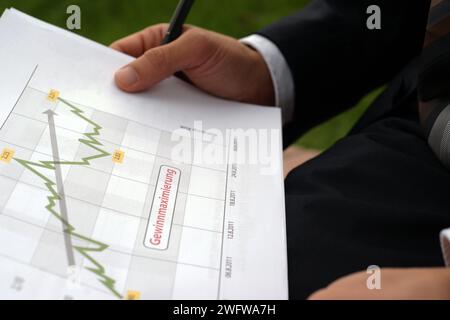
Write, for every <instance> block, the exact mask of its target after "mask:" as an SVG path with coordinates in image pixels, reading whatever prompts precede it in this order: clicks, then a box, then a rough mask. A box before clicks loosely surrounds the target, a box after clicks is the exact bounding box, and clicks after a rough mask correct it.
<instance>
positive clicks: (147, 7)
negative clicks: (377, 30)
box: [0, 0, 376, 149]
mask: <svg viewBox="0 0 450 320" xmlns="http://www.w3.org/2000/svg"><path fill="white" fill-rule="evenodd" d="M177 3H178V0H0V12H3V10H4V9H6V8H9V7H14V8H16V9H18V10H21V11H23V12H25V13H28V14H30V15H32V16H35V17H37V18H39V19H41V20H44V21H47V22H50V23H52V24H54V25H57V26H59V27H63V28H64V27H65V23H66V19H67V15H66V8H67V7H68V6H69V5H71V4H76V5H78V6H80V7H81V10H82V29H81V30H80V31H79V32H77V33H79V34H81V35H83V36H85V37H88V38H90V39H92V40H95V41H97V42H100V43H103V44H109V43H111V42H112V41H114V40H116V39H118V38H121V37H123V36H125V35H128V34H130V33H133V32H136V31H138V30H140V29H143V28H144V27H146V26H148V25H151V24H155V23H160V22H168V21H169V20H170V17H171V15H172V13H173V10H174V8H175V7H176V5H177ZM306 3H308V0H277V1H274V0H226V1H223V0H197V2H196V3H195V5H194V8H193V10H192V12H191V15H190V16H189V19H188V23H190V24H194V25H197V26H200V27H203V28H207V29H211V30H214V31H217V32H221V33H225V34H228V35H230V36H233V37H236V38H241V37H243V36H246V35H248V34H251V33H252V32H254V31H255V30H258V29H260V28H261V27H263V26H265V25H268V24H270V23H272V22H274V21H276V20H278V19H280V18H282V17H284V16H286V15H288V14H289V13H292V12H294V11H296V10H300V9H301V8H302V7H303V6H304V5H305V4H306ZM375 95H376V93H372V94H371V95H369V96H368V97H366V98H365V99H363V100H362V101H361V102H360V103H359V104H358V106H356V107H355V108H353V109H352V110H349V111H347V112H345V113H343V114H342V115H339V116H337V117H335V118H333V119H332V120H330V121H328V122H327V123H325V124H323V125H321V126H319V127H317V128H314V129H313V130H311V131H310V132H309V133H307V134H306V135H305V136H304V137H302V139H300V140H299V142H298V144H299V145H302V146H304V147H308V148H315V149H326V148H328V147H329V146H331V145H332V144H333V143H334V142H335V141H336V140H338V139H340V138H341V137H343V136H345V135H346V134H347V132H348V131H349V130H350V128H351V127H352V126H353V124H354V123H355V121H356V120H357V119H358V118H359V117H360V116H361V114H362V113H363V112H364V110H365V109H366V108H367V106H368V105H369V104H370V102H371V101H372V100H373V98H374V97H375ZM306 107H308V106H306Z"/></svg>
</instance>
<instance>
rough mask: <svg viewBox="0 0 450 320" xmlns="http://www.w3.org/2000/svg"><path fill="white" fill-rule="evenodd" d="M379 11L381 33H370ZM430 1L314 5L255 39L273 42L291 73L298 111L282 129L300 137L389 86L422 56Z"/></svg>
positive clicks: (330, 0)
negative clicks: (372, 16)
mask: <svg viewBox="0 0 450 320" xmlns="http://www.w3.org/2000/svg"><path fill="white" fill-rule="evenodd" d="M373 4H376V5H378V6H380V8H381V21H382V28H381V30H369V29H368V28H367V26H366V20H367V18H368V17H369V15H368V14H367V13H366V10H367V7H368V6H370V5H373ZM429 5H430V1H428V0H414V1H411V0H384V1H373V0H341V1H340V0H316V1H312V2H311V3H310V4H309V5H308V6H307V7H306V8H305V9H304V10H302V11H300V12H298V13H295V14H293V15H292V16H290V17H287V18H285V19H283V20H281V21H280V22H278V23H275V24H273V25H271V26H269V27H267V28H265V29H263V30H261V31H260V32H259V33H260V34H261V35H263V36H265V37H266V38H268V39H270V40H271V41H272V42H274V43H275V44H276V45H277V46H278V48H279V49H280V50H281V52H282V53H283V55H284V57H285V58H286V60H287V63H288V65H289V67H290V69H291V71H292V74H293V78H294V84H295V94H296V109H295V120H294V122H292V123H290V124H288V125H286V127H285V128H284V141H285V145H288V144H290V143H292V142H293V141H295V139H297V138H298V137H299V135H300V134H302V133H304V132H305V131H306V130H308V129H309V128H311V127H313V126H314V125H317V124H319V123H320V122H322V121H324V120H326V119H327V118H330V117H331V116H333V115H335V114H337V113H339V112H342V111H344V110H345V109H346V108H349V107H352V106H353V105H355V103H356V102H357V101H358V100H359V99H360V98H362V97H363V96H364V95H365V94H367V93H368V92H370V91H371V90H373V89H375V88H376V87H378V86H380V85H383V84H385V83H387V82H388V81H390V80H391V79H392V78H393V77H394V76H395V75H396V74H398V73H399V72H400V71H401V70H402V69H403V67H404V66H405V65H406V64H408V62H409V61H410V60H411V59H412V58H414V57H415V56H417V55H418V54H419V53H420V52H421V48H422V44H423V39H424V31H425V26H426V21H427V16H428V9H429Z"/></svg>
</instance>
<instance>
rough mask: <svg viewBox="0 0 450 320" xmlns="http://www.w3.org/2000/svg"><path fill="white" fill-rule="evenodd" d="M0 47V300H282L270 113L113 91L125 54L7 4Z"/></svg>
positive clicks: (201, 98) (205, 100)
mask: <svg viewBox="0 0 450 320" xmlns="http://www.w3.org/2000/svg"><path fill="white" fill-rule="evenodd" d="M0 47H1V49H0V70H1V72H0V125H1V130H0V298H7V299H21V298H31V299H284V298H287V262H286V239H285V215H284V194H283V178H282V156H281V154H282V153H281V135H280V130H281V128H280V125H281V120H280V111H279V110H278V109H277V108H267V107H259V106H252V105H245V104H240V103H234V102H230V101H225V100H221V99H217V98H214V97H211V96H209V95H206V94H204V93H202V92H200V91H198V90H197V89H195V88H193V87H192V86H190V85H189V84H186V83H184V82H182V81H180V80H178V79H176V78H171V79H168V80H166V81H164V82H163V83H161V84H159V85H157V86H156V87H155V88H153V89H151V90H149V91H148V92H145V93H140V94H127V93H124V92H121V91H120V90H118V89H117V88H116V86H115V84H114V81H113V75H114V72H115V71H116V70H117V69H119V68H120V67H122V66H123V65H125V64H127V63H129V62H130V61H131V60H132V58H131V57H129V56H126V55H124V54H121V53H119V52H115V51H113V50H111V49H109V48H107V47H105V46H102V45H99V44H97V43H95V42H92V41H90V40H87V39H84V38H81V37H79V36H77V35H74V34H72V33H69V32H67V31H65V30H62V29H58V28H56V27H54V26H51V25H48V24H46V23H44V22H41V21H39V20H37V19H35V18H32V17H29V16H27V15H25V14H23V13H21V12H18V11H16V10H13V9H11V10H7V11H5V13H4V14H3V16H2V17H1V20H0ZM236 129H238V130H236ZM242 137H244V138H242ZM242 154H244V158H242V157H241V155H242Z"/></svg>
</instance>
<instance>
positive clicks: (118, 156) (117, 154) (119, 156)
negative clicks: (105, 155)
mask: <svg viewBox="0 0 450 320" xmlns="http://www.w3.org/2000/svg"><path fill="white" fill-rule="evenodd" d="M124 158H125V152H123V151H122V150H116V151H114V153H113V156H112V161H113V162H114V163H123V159H124Z"/></svg>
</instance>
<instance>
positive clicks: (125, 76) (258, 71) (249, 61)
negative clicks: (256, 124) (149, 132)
mask: <svg viewBox="0 0 450 320" xmlns="http://www.w3.org/2000/svg"><path fill="white" fill-rule="evenodd" d="M167 27H168V25H167V24H159V25H155V26H152V27H149V28H147V29H145V30H143V31H141V32H138V33H136V34H133V35H131V36H128V37H126V38H124V39H121V40H119V41H116V42H114V43H113V44H112V45H111V47H112V48H114V49H116V50H119V51H121V52H124V53H126V54H129V55H131V56H134V57H136V58H137V60H135V61H134V62H132V63H130V64H129V65H128V66H125V67H123V68H122V69H120V70H119V71H118V72H117V73H116V76H115V79H116V83H117V85H118V86H119V87H120V88H121V89H123V90H125V91H127V92H137V91H143V90H146V89H149V88H151V87H152V86H153V85H155V84H157V83H158V82H160V81H162V80H164V79H166V78H167V77H169V76H171V75H172V74H174V73H175V72H178V71H182V72H183V73H184V74H185V75H186V76H187V77H188V78H189V80H190V81H191V82H192V83H193V84H194V85H195V86H197V87H198V88H200V89H202V90H203V91H206V92H208V93H210V94H212V95H215V96H219V97H221V98H225V99H230V100H236V101H241V102H248V103H254V104H261V105H273V104H274V88H273V83H272V79H271V76H270V72H269V70H268V68H267V65H266V63H265V61H264V59H263V58H262V56H261V55H260V54H259V53H258V52H256V51H255V50H253V49H251V48H249V47H247V46H246V45H244V44H242V43H240V42H239V41H238V40H236V39H233V38H230V37H227V36H224V35H221V34H218V33H214V32H211V31H207V30H203V29H200V28H195V27H191V26H186V27H185V30H184V33H183V35H182V36H181V37H180V38H178V39H177V40H175V41H173V42H172V43H169V44H167V45H164V46H160V43H161V41H162V40H163V38H164V35H165V32H166V30H167Z"/></svg>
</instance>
